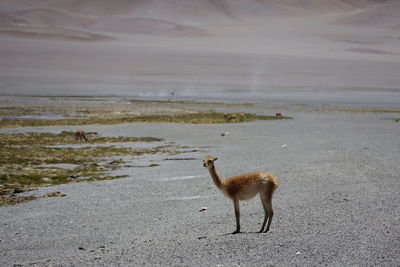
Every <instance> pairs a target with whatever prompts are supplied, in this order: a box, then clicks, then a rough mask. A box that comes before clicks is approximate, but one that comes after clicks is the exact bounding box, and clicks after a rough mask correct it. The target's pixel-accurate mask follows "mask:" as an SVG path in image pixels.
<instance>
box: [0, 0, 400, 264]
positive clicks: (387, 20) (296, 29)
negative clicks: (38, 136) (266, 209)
mask: <svg viewBox="0 0 400 267" xmlns="http://www.w3.org/2000/svg"><path fill="white" fill-rule="evenodd" d="M399 14H400V4H399V3H398V1H394V0H387V1H373V0H347V1H343V0H332V1H328V0H320V1H312V0H306V1H301V3H300V1H291V0H289V1H273V0H263V1H256V0H246V1H243V0H224V1H205V0H204V1H203V0H195V1H183V0H166V1H156V0H154V1H153V0H148V1H122V0H121V1H118V3H116V1H110V0H101V1H74V0H56V1H48V0H40V1H29V0H18V1H6V0H0V58H1V60H0V107H1V110H0V111H1V120H0V134H1V135H2V136H6V135H7V136H8V138H12V137H13V135H15V136H17V135H18V134H19V133H28V132H32V133H54V134H60V133H62V132H63V131H68V132H74V131H75V130H76V129H78V128H79V129H83V130H84V131H85V132H87V133H96V134H98V135H99V136H102V137H107V138H117V137H118V138H119V137H152V138H158V139H159V140H162V141H157V142H154V143H146V142H131V143H129V144H128V143H122V142H121V143H117V144H115V146H127V147H130V148H131V149H153V150H154V149H155V148H156V147H157V149H160V147H162V149H166V150H168V151H161V152H162V153H152V154H146V153H144V154H135V155H133V154H132V155H126V154H124V155H123V156H117V157H115V156H113V157H107V159H104V160H108V161H111V160H113V161H114V160H120V158H121V162H125V163H124V164H120V165H118V167H115V168H114V166H113V167H112V168H111V167H110V168H108V169H107V171H108V172H109V175H112V176H115V177H120V178H118V179H110V180H100V179H97V180H96V179H94V180H93V179H92V180H87V181H86V180H85V181H80V182H69V183H63V184H59V185H51V186H48V185H46V186H38V187H37V188H35V189H34V190H33V191H29V192H22V193H17V194H21V195H28V194H29V195H34V196H36V197H37V198H36V199H35V200H31V201H27V202H24V203H19V204H16V205H3V206H0V214H1V221H0V265H4V266H13V265H14V266H30V265H33V266H35V265H36V266H137V265H149V266H160V265H161V266H168V265H178V266H210V265H211V266H235V265H240V266H270V265H271V266H291V265H296V266H309V265H312V266H314V265H318V266H320V265H324V266H338V265H339V266H342V265H343V266H348V265H358V266H359V265H361V266H364V265H372V266H398V265H399V263H400V256H399V255H400V231H399V229H400V225H399V221H400V220H399V219H400V218H399V214H400V206H399V197H400V195H399V192H400V191H399V188H400V181H399V175H400V167H399V164H398V163H399V162H398V159H399V158H400V155H399V153H400V149H399V148H400V143H399V142H400V141H399V140H400V139H399V130H400V129H399V128H400V124H399V122H398V121H399V119H400V115H399V113H400V86H399V85H400V76H399V73H400V30H399V29H400V28H399V27H400V15H399ZM78 106H79V108H77V107H78ZM82 107H85V109H84V108H82ZM199 110H206V111H210V110H212V111H215V112H219V113H215V114H224V113H238V112H245V113H246V114H257V115H274V114H275V113H277V112H280V113H282V114H283V115H285V116H288V117H290V119H284V120H254V121H245V122H239V121H236V122H229V123H228V122H222V123H220V122H219V123H184V122H176V121H173V122H166V121H167V120H166V119H165V117H163V120H165V121H162V120H161V121H156V122H154V121H153V122H149V121H147V122H146V120H144V119H142V117H141V119H140V120H137V121H134V122H132V121H131V120H128V119H126V118H124V119H125V121H123V122H121V123H116V124H115V123H112V119H113V118H115V119H116V118H119V117H120V115H121V114H123V115H126V114H129V115H130V116H132V117H134V116H144V115H146V116H163V115H165V114H167V115H171V116H175V115H177V114H181V113H185V114H186V113H189V114H193V113H196V112H197V111H199ZM94 111H96V112H97V113H96V114H97V116H98V117H99V116H100V117H102V116H103V115H104V114H106V115H107V116H106V117H104V118H101V119H103V120H102V121H104V120H107V123H96V121H95V120H94V119H93V118H89V117H85V119H88V120H90V119H92V121H93V123H85V124H82V125H79V124H78V125H77V124H72V125H60V124H57V125H56V124H54V125H51V123H49V122H48V121H55V120H58V119H62V120H65V119H71V120H72V119H74V118H75V117H80V116H84V115H85V116H89V115H91V113H90V112H94ZM85 112H87V114H86V113H85ZM99 114H101V115H99ZM98 117H97V118H96V119H99V118H98ZM146 118H148V117H146ZM129 119H131V118H129ZM14 120H19V123H21V124H15V125H11V126H10V124H7V123H8V122H10V121H14ZM33 120H37V121H38V124H35V125H36V126H29V122H28V123H26V122H27V121H33ZM44 121H46V122H44ZM41 123H42V124H41ZM4 125H7V126H4ZM15 126H18V127H15ZM22 126H24V127H22ZM222 133H223V134H224V136H223V135H221V134H222ZM71 140H72V139H71ZM1 142H3V140H1ZM1 144H3V143H1ZM32 146H33V145H32ZM58 146H61V147H64V148H65V147H69V146H71V147H73V148H75V149H82V150H83V149H85V148H86V147H87V146H93V147H101V146H109V145H107V144H81V143H73V144H70V143H68V144H66V145H65V144H58ZM14 148H15V147H14ZM22 148H23V147H21V149H22ZM153 150H152V151H153ZM1 151H2V153H3V152H4V151H6V152H7V147H5V146H3V147H1ZM157 152H160V151H158V150H157ZM206 155H213V156H215V157H218V158H219V159H218V161H216V168H217V171H218V172H219V174H220V175H221V176H223V177H228V176H232V175H236V174H240V173H245V172H250V171H268V172H270V173H273V174H274V175H275V176H276V177H277V178H278V180H279V181H280V186H279V187H278V189H277V191H276V193H275V195H274V198H273V207H274V211H275V216H274V219H273V221H272V225H271V230H270V232H268V233H265V234H259V233H257V231H258V230H259V228H260V226H261V223H262V220H263V209H262V206H261V202H260V199H259V197H256V198H254V199H252V200H249V201H242V202H241V203H240V208H241V227H242V233H240V234H236V235H232V234H231V233H232V231H233V230H234V227H235V219H234V210H233V204H232V202H231V201H230V200H229V199H228V198H226V197H224V196H223V195H222V194H221V192H219V191H218V190H217V188H216V187H215V185H214V184H213V182H212V180H211V178H210V175H209V173H208V171H207V169H205V168H204V167H203V166H202V158H203V157H204V156H206ZM2 160H4V159H2ZM101 164H102V163H101V162H99V165H101ZM11 167H12V166H11ZM28 167H29V166H28ZM1 168H3V167H1ZM2 170H3V169H2ZM0 175H1V176H0V178H1V179H0V182H1V184H2V186H3V185H4V182H3V180H2V179H6V178H3V177H8V176H9V175H11V173H0ZM74 179H75V178H74ZM48 180H49V179H48ZM55 191H59V192H61V193H62V194H64V195H65V196H64V197H51V198H50V197H49V198H41V197H40V196H42V195H44V194H46V193H51V192H55ZM202 207H206V208H207V209H206V210H204V211H201V212H200V211H199V209H200V208H202Z"/></svg>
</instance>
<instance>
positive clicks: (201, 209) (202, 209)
mask: <svg viewBox="0 0 400 267" xmlns="http://www.w3.org/2000/svg"><path fill="white" fill-rule="evenodd" d="M205 210H207V207H201V208H200V209H199V212H202V211H205Z"/></svg>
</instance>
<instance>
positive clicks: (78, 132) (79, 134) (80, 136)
mask: <svg viewBox="0 0 400 267" xmlns="http://www.w3.org/2000/svg"><path fill="white" fill-rule="evenodd" d="M75 140H77V141H78V140H79V142H81V141H82V140H85V141H86V142H87V141H88V139H87V137H86V134H85V132H84V131H83V130H81V129H78V130H76V132H75Z"/></svg>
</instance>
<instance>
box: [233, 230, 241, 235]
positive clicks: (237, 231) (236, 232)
mask: <svg viewBox="0 0 400 267" xmlns="http://www.w3.org/2000/svg"><path fill="white" fill-rule="evenodd" d="M238 233H240V230H236V231H235V232H233V233H232V235H235V234H238Z"/></svg>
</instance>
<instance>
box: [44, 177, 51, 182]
mask: <svg viewBox="0 0 400 267" xmlns="http://www.w3.org/2000/svg"><path fill="white" fill-rule="evenodd" d="M42 180H43V181H45V182H51V179H50V178H47V177H44V178H42Z"/></svg>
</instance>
